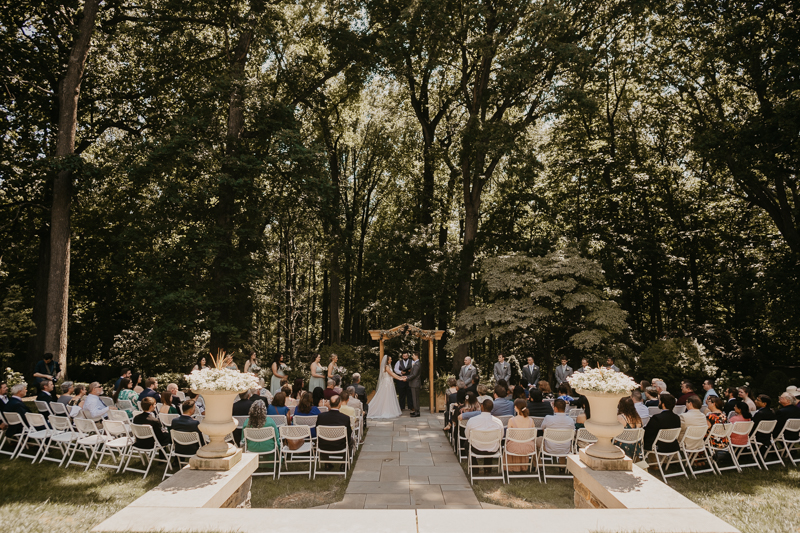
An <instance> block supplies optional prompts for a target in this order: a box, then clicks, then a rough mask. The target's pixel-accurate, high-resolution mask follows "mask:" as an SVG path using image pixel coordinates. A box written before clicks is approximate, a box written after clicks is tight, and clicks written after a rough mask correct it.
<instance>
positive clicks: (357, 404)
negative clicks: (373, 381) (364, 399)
mask: <svg viewBox="0 0 800 533" xmlns="http://www.w3.org/2000/svg"><path fill="white" fill-rule="evenodd" d="M346 392H347V395H348V396H349V397H350V399H349V400H348V401H347V405H349V406H350V407H352V408H353V409H361V411H362V412H363V411H364V404H363V403H361V400H359V399H358V396H356V389H355V387H353V386H352V385H350V386H349V387H347V389H346Z"/></svg>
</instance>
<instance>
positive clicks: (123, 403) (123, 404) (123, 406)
mask: <svg viewBox="0 0 800 533" xmlns="http://www.w3.org/2000/svg"><path fill="white" fill-rule="evenodd" d="M117 409H120V410H122V411H133V402H132V401H130V400H117Z"/></svg>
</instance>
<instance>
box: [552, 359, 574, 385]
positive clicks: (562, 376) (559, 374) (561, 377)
mask: <svg viewBox="0 0 800 533" xmlns="http://www.w3.org/2000/svg"><path fill="white" fill-rule="evenodd" d="M571 375H572V367H571V366H569V365H568V364H567V358H566V357H562V358H561V366H557V367H556V388H557V387H559V386H560V385H561V384H562V383H564V382H565V381H567V378H568V377H570V376H571Z"/></svg>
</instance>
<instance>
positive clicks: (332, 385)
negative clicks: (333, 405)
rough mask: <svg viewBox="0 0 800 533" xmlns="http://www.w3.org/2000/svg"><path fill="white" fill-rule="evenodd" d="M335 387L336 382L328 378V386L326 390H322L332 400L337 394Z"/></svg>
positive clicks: (327, 398) (326, 397)
mask: <svg viewBox="0 0 800 533" xmlns="http://www.w3.org/2000/svg"><path fill="white" fill-rule="evenodd" d="M335 387H336V382H335V381H334V380H333V379H328V383H327V386H326V387H325V390H324V391H322V393H323V396H324V397H325V399H326V400H328V401H330V399H331V398H332V397H334V396H337V394H336V391H334V390H333V389H334V388H335Z"/></svg>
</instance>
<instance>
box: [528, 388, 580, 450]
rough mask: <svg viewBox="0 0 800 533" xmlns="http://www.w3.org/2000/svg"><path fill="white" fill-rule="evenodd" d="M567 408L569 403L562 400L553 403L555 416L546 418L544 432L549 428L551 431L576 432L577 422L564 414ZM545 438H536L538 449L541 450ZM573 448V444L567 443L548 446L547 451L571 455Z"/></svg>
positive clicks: (543, 423) (543, 426)
mask: <svg viewBox="0 0 800 533" xmlns="http://www.w3.org/2000/svg"><path fill="white" fill-rule="evenodd" d="M566 407H567V402H565V401H564V400H561V399H557V400H555V401H554V402H553V411H555V413H554V414H552V415H549V416H546V417H544V420H543V421H542V428H541V429H542V431H544V430H545V429H547V428H551V429H571V430H573V431H574V430H575V422H574V421H573V420H572V418H570V417H569V416H567V414H566V413H565V412H564V411H565V409H566ZM543 440H544V437H537V438H536V447H537V448H539V449H541V447H542V441H543ZM571 448H572V443H571V442H565V443H563V444H549V443H548V444H547V446H546V447H545V451H547V452H549V453H569V451H570V449H571Z"/></svg>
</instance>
